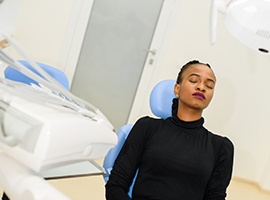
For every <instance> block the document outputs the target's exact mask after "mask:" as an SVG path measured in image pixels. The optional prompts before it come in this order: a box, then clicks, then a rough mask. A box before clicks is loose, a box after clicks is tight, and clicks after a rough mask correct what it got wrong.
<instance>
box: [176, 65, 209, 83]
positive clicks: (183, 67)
mask: <svg viewBox="0 0 270 200" xmlns="http://www.w3.org/2000/svg"><path fill="white" fill-rule="evenodd" d="M195 64H202V65H206V66H208V67H209V68H210V69H211V66H210V65H209V64H208V63H201V62H200V61H198V60H192V61H189V62H188V63H186V64H184V65H183V66H182V68H181V69H180V72H179V73H178V76H177V79H176V83H177V84H179V83H181V82H182V79H183V77H182V75H183V73H184V71H185V70H186V69H187V68H188V67H190V66H192V65H195Z"/></svg>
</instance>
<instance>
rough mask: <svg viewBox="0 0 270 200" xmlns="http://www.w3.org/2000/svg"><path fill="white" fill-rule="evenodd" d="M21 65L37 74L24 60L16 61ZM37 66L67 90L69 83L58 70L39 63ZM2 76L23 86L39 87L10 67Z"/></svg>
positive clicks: (33, 81)
mask: <svg viewBox="0 0 270 200" xmlns="http://www.w3.org/2000/svg"><path fill="white" fill-rule="evenodd" d="M18 62H20V63H21V64H22V65H24V66H25V67H27V68H28V69H30V70H32V71H33V72H35V73H37V74H39V73H38V72H37V71H36V70H34V69H33V67H32V66H31V65H30V64H29V63H28V62H27V61H25V60H18ZM37 64H38V65H39V66H40V67H41V68H42V69H43V70H45V71H46V72H47V73H48V74H49V75H51V76H52V77H53V78H54V79H55V80H57V81H58V82H59V83H60V84H61V85H63V86H64V87H65V88H66V89H67V90H69V83H68V79H67V76H66V75H65V74H64V73H63V72H62V71H61V70H59V69H56V68H54V67H51V66H49V65H47V64H44V63H39V62H37ZM4 76H5V78H6V79H9V80H12V81H17V82H21V83H25V84H28V85H30V84H36V85H39V84H38V82H36V81H35V80H33V79H31V78H29V77H28V76H26V75H24V74H23V73H21V72H19V71H17V70H16V69H14V68H13V67H11V66H8V67H7V68H6V69H5V71H4Z"/></svg>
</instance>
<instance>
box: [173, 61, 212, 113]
mask: <svg viewBox="0 0 270 200" xmlns="http://www.w3.org/2000/svg"><path fill="white" fill-rule="evenodd" d="M215 83H216V77H215V75H214V72H213V71H212V69H210V68H209V67H208V66H206V65H204V64H194V65H191V66H189V67H188V68H186V69H185V71H184V72H183V74H182V82H181V83H179V84H176V85H175V87H174V93H175V94H176V96H177V97H178V98H179V100H180V102H179V108H181V107H188V108H192V109H196V110H201V111H202V110H203V109H205V108H206V107H207V106H208V105H209V103H210V101H211V99H212V97H213V94H214V88H215Z"/></svg>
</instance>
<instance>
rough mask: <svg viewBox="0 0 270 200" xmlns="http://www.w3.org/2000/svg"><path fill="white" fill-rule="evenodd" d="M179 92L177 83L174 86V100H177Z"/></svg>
mask: <svg viewBox="0 0 270 200" xmlns="http://www.w3.org/2000/svg"><path fill="white" fill-rule="evenodd" d="M179 90H180V85H179V84H178V83H176V84H175V85H174V94H175V97H176V98H179Z"/></svg>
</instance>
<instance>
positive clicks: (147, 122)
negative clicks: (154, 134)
mask: <svg viewBox="0 0 270 200" xmlns="http://www.w3.org/2000/svg"><path fill="white" fill-rule="evenodd" d="M163 121H164V119H160V118H153V117H149V116H144V117H141V118H139V119H138V120H137V121H136V123H135V124H134V125H148V126H151V125H153V124H155V125H156V124H158V123H161V122H163Z"/></svg>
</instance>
